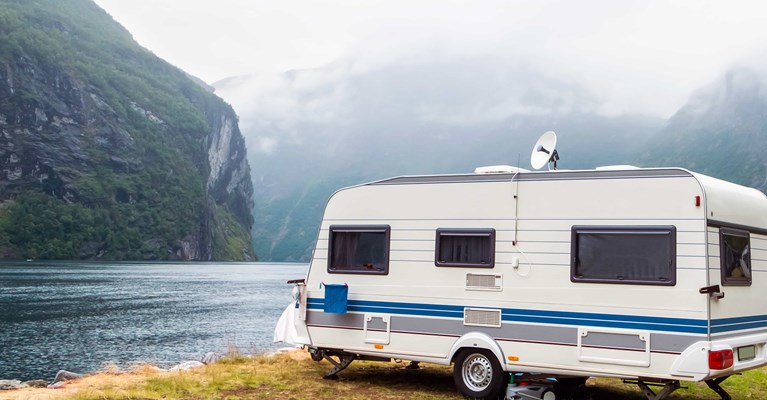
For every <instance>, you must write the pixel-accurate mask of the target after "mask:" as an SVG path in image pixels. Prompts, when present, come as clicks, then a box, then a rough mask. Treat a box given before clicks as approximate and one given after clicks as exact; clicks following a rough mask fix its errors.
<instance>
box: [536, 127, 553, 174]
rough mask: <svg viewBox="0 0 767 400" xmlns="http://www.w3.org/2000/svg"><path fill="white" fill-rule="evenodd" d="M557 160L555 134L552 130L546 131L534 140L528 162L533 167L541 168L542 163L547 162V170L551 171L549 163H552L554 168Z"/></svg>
mask: <svg viewBox="0 0 767 400" xmlns="http://www.w3.org/2000/svg"><path fill="white" fill-rule="evenodd" d="M558 160H559V153H557V134H556V133H554V131H548V132H546V133H544V134H543V135H541V137H540V138H538V141H537V142H535V146H533V153H532V154H530V164H532V166H533V169H541V168H543V166H544V165H546V164H549V171H551V163H552V162H553V163H554V169H555V170H556V169H557V161H558Z"/></svg>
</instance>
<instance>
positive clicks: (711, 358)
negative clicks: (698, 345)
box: [708, 349, 733, 369]
mask: <svg viewBox="0 0 767 400" xmlns="http://www.w3.org/2000/svg"><path fill="white" fill-rule="evenodd" d="M732 364H733V358H732V350H730V349H727V350H717V351H709V352H708V368H710V369H727V368H730V367H732Z"/></svg>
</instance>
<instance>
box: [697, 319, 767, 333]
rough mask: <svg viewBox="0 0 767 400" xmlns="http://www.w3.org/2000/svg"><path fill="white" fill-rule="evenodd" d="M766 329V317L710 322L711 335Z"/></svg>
mask: <svg viewBox="0 0 767 400" xmlns="http://www.w3.org/2000/svg"><path fill="white" fill-rule="evenodd" d="M764 327H767V315H750V316H745V317H735V318H721V319H715V320H712V321H711V333H722V332H732V331H740V330H744V329H756V328H764Z"/></svg>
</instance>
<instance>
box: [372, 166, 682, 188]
mask: <svg viewBox="0 0 767 400" xmlns="http://www.w3.org/2000/svg"><path fill="white" fill-rule="evenodd" d="M691 176H692V174H691V173H690V172H689V171H685V170H683V169H636V170H618V171H596V170H593V171H556V172H520V173H518V174H461V175H424V176H401V177H396V178H390V179H384V180H381V181H378V182H372V183H369V185H405V184H415V183H476V182H511V181H512V180H513V181H551V180H574V179H575V180H579V179H625V178H685V177H691Z"/></svg>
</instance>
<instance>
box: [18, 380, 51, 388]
mask: <svg viewBox="0 0 767 400" xmlns="http://www.w3.org/2000/svg"><path fill="white" fill-rule="evenodd" d="M24 385H27V386H28V387H32V388H44V387H48V382H46V381H44V380H42V379H34V380H31V381H25V382H24Z"/></svg>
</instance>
